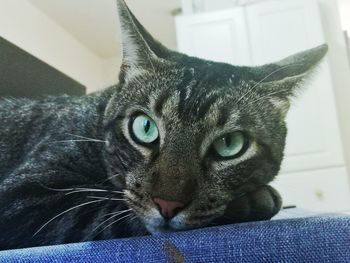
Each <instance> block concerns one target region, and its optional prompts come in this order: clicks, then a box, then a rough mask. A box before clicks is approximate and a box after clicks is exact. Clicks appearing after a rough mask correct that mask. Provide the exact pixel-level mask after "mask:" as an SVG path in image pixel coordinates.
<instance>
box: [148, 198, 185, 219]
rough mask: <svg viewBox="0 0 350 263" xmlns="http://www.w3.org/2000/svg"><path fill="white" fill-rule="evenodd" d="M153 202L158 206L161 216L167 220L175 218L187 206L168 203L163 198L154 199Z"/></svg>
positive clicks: (173, 202) (174, 202)
mask: <svg viewBox="0 0 350 263" xmlns="http://www.w3.org/2000/svg"><path fill="white" fill-rule="evenodd" d="M153 202H154V203H155V204H156V206H157V207H158V210H159V212H160V214H161V215H162V216H163V217H164V218H165V219H171V218H173V217H174V216H175V215H176V214H177V213H178V212H180V211H181V210H182V208H183V207H184V206H185V205H184V204H183V203H180V202H176V201H168V200H164V199H161V198H153Z"/></svg>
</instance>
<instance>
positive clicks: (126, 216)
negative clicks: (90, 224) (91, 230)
mask: <svg viewBox="0 0 350 263" xmlns="http://www.w3.org/2000/svg"><path fill="white" fill-rule="evenodd" d="M129 216H132V214H131V213H130V214H127V215H125V216H123V217H121V218H118V219H117V220H115V221H113V222H112V223H110V224H108V225H107V226H106V227H105V228H103V229H102V230H101V231H99V232H98V233H97V235H98V234H99V233H101V232H103V231H104V230H105V229H106V228H108V227H110V226H111V225H114V224H115V223H117V222H119V221H120V220H122V219H125V218H128V217H129Z"/></svg>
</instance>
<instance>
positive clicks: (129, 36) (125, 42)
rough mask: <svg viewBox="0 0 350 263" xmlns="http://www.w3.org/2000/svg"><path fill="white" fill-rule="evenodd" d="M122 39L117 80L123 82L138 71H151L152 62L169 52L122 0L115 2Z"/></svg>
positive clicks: (164, 56)
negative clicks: (119, 69) (120, 63)
mask: <svg viewBox="0 0 350 263" xmlns="http://www.w3.org/2000/svg"><path fill="white" fill-rule="evenodd" d="M117 5H118V13H119V20H120V25H121V38H122V55H123V59H122V66H121V72H120V76H119V79H120V81H121V82H124V81H125V79H126V78H128V76H129V75H131V74H134V73H135V72H137V71H138V70H152V69H153V67H154V65H153V64H154V62H155V61H156V60H157V59H160V58H166V56H168V53H169V52H170V51H169V50H168V49H167V48H165V47H164V46H163V45H161V44H160V43H159V42H158V41H157V40H155V39H154V38H153V37H152V36H151V34H150V33H148V32H147V30H146V29H145V28H144V27H143V26H142V25H141V24H140V22H139V21H138V20H137V19H136V18H135V16H134V15H133V14H132V12H131V11H130V9H129V8H128V6H127V5H126V3H125V1H124V0H117Z"/></svg>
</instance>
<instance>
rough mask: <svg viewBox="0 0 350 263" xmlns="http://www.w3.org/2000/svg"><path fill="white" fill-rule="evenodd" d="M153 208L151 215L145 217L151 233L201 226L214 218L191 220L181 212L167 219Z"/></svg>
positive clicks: (145, 222) (146, 225) (144, 219)
mask: <svg viewBox="0 0 350 263" xmlns="http://www.w3.org/2000/svg"><path fill="white" fill-rule="evenodd" d="M151 210H152V211H151V213H150V215H149V216H147V217H143V222H144V225H145V227H146V228H147V230H148V231H149V232H150V233H151V234H159V233H166V232H176V231H185V230H190V229H195V228H201V227H205V226H207V225H208V224H210V222H211V221H212V220H213V218H210V219H207V220H202V221H196V222H190V221H189V220H187V219H186V216H185V214H183V213H179V214H178V215H176V216H175V217H173V218H171V219H165V218H163V217H162V216H161V215H160V214H159V213H158V212H157V210H156V209H151Z"/></svg>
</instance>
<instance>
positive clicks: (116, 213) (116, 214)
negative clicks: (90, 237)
mask: <svg viewBox="0 0 350 263" xmlns="http://www.w3.org/2000/svg"><path fill="white" fill-rule="evenodd" d="M129 211H131V208H130V209H127V210H123V211H118V212H114V213H112V214H113V215H112V216H110V217H109V218H107V219H106V220H103V221H102V222H101V223H100V224H98V225H97V226H96V227H95V228H94V229H93V230H92V231H93V232H95V231H96V230H97V229H98V228H99V227H100V226H102V225H104V224H105V223H106V222H108V221H110V220H111V219H113V218H115V217H117V216H119V215H122V214H124V213H127V212H129ZM103 230H104V229H103ZM103 230H102V231H103ZM99 233H100V232H99ZM99 233H98V234H99Z"/></svg>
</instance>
